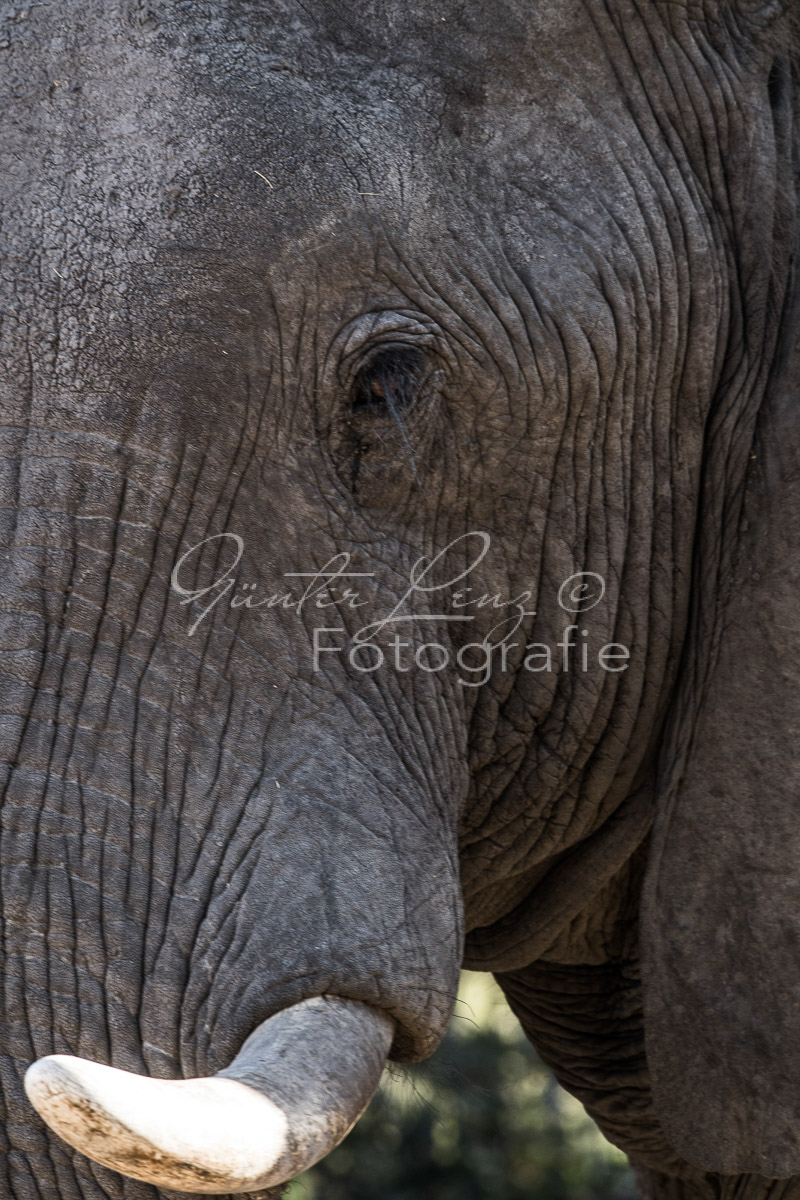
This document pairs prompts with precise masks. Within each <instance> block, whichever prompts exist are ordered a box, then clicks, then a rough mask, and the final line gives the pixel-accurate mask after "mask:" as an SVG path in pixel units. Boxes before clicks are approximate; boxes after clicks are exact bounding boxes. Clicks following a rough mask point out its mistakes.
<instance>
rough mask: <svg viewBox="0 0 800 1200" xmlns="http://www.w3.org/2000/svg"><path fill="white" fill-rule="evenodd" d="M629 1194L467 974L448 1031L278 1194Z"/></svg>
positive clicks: (496, 1000)
mask: <svg viewBox="0 0 800 1200" xmlns="http://www.w3.org/2000/svg"><path fill="white" fill-rule="evenodd" d="M420 1197H422V1198H423V1200H635V1197H636V1191H635V1188H634V1184H633V1178H632V1176H631V1173H630V1171H629V1170H628V1166H627V1160H626V1159H625V1156H624V1155H623V1154H621V1153H620V1151H619V1150H617V1149H615V1148H614V1147H613V1146H611V1145H610V1144H609V1143H608V1142H607V1141H606V1140H605V1138H604V1137H603V1136H602V1134H601V1133H600V1132H599V1130H598V1129H597V1126H596V1125H595V1124H594V1122H593V1121H591V1120H590V1119H589V1117H587V1116H586V1114H585V1112H584V1110H583V1108H582V1106H581V1105H580V1104H579V1103H578V1101H577V1100H575V1099H573V1098H572V1097H571V1096H569V1095H568V1094H567V1093H566V1092H565V1091H563V1090H562V1089H561V1088H560V1087H559V1086H558V1084H557V1083H556V1082H555V1080H554V1079H553V1077H552V1075H551V1074H550V1072H549V1071H548V1070H547V1068H546V1067H544V1066H543V1065H542V1063H541V1061H540V1060H539V1058H538V1057H537V1055H536V1053H535V1051H534V1050H533V1048H532V1046H531V1045H530V1044H529V1042H527V1041H526V1039H525V1037H524V1035H523V1033H522V1030H521V1029H520V1027H519V1024H518V1023H517V1020H516V1018H515V1017H514V1016H513V1015H512V1013H511V1011H510V1009H509V1008H508V1006H507V1005H506V1002H505V1000H504V999H503V996H502V993H501V992H500V989H499V988H498V987H497V985H496V983H495V982H494V980H493V979H492V978H491V976H489V975H478V974H474V973H471V972H464V974H463V975H462V979H461V988H460V991H459V1001H458V1003H457V1004H456V1011H455V1016H454V1017H453V1020H452V1022H451V1026H450V1030H449V1032H448V1034H447V1037H446V1038H445V1039H444V1041H443V1042H442V1045H441V1046H440V1048H439V1050H438V1051H437V1052H436V1054H435V1055H433V1057H432V1058H430V1059H428V1060H427V1062H424V1063H418V1064H414V1065H412V1066H407V1067H393V1068H390V1069H389V1070H387V1072H385V1074H384V1079H383V1082H382V1084H381V1087H380V1089H379V1091H378V1094H377V1096H376V1097H375V1099H374V1100H373V1102H372V1104H371V1105H370V1107H369V1108H368V1109H367V1111H366V1113H365V1114H364V1116H363V1117H362V1118H361V1120H360V1121H359V1123H358V1124H357V1125H356V1127H355V1129H354V1130H353V1132H352V1133H351V1134H350V1135H349V1137H347V1138H346V1139H345V1140H344V1142H343V1143H342V1144H341V1146H339V1147H338V1148H337V1149H336V1150H334V1151H333V1153H332V1154H330V1155H329V1156H328V1157H327V1158H326V1159H324V1160H323V1162H321V1163H320V1164H319V1165H318V1166H316V1167H314V1168H313V1169H312V1170H311V1171H308V1172H307V1173H306V1174H305V1175H303V1176H301V1177H300V1178H299V1179H297V1180H296V1181H295V1182H294V1183H293V1184H292V1185H291V1186H290V1188H289V1189H288V1191H287V1193H286V1198H287V1200H419V1198H420Z"/></svg>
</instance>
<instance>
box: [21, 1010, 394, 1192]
mask: <svg viewBox="0 0 800 1200" xmlns="http://www.w3.org/2000/svg"><path fill="white" fill-rule="evenodd" d="M394 1029H395V1027H394V1022H393V1021H392V1020H391V1018H390V1017H388V1016H386V1014H385V1013H382V1012H379V1011H378V1010H377V1009H374V1008H370V1007H368V1006H367V1005H365V1004H360V1003H358V1002H356V1001H352V1000H341V999H338V998H336V997H327V996H317V997H315V998H314V999H311V1000H304V1001H303V1002H302V1003H300V1004H296V1005H294V1006H293V1007H292V1008H287V1009H284V1010H283V1012H279V1013H277V1014H276V1015H275V1016H273V1017H270V1018H269V1019H268V1020H267V1021H264V1022H263V1024H261V1025H259V1026H258V1028H257V1029H256V1030H255V1032H254V1033H253V1034H251V1036H250V1037H249V1038H248V1039H247V1041H246V1042H245V1043H244V1045H243V1047H242V1049H241V1051H240V1052H239V1054H238V1055H237V1057H236V1058H235V1059H234V1061H233V1062H232V1063H231V1065H230V1066H229V1067H227V1068H226V1069H225V1070H224V1071H220V1073H219V1074H218V1075H213V1076H211V1077H209V1078H206V1079H178V1080H166V1079H150V1078H147V1077H145V1076H141V1075H134V1074H132V1073H131V1072H129V1071H120V1070H118V1069H116V1068H114V1067H106V1066H102V1065H100V1064H99V1063H94V1062H89V1061H87V1060H86V1059H82V1058H73V1057H72V1056H70V1055H63V1054H54V1055H51V1056H49V1057H47V1058H41V1059H39V1060H38V1062H35V1063H34V1064H33V1065H32V1066H31V1067H30V1068H29V1069H28V1072H27V1074H26V1076H25V1090H26V1092H27V1094H28V1099H29V1100H30V1101H31V1103H32V1104H33V1106H34V1108H35V1109H36V1110H37V1112H38V1113H39V1115H40V1116H41V1117H42V1118H43V1119H44V1120H45V1121H46V1122H47V1124H48V1125H49V1126H50V1128H51V1129H53V1130H55V1132H56V1133H57V1134H59V1135H60V1136H61V1137H62V1138H63V1139H64V1140H65V1141H66V1142H69V1144H70V1145H71V1146H74V1147H75V1149H77V1150H80V1152H81V1153H82V1154H85V1155H86V1156H87V1157H88V1158H91V1159H94V1161H95V1162H98V1163H102V1165H103V1166H105V1167H111V1169H112V1170H114V1171H119V1172H120V1173H121V1174H123V1175H128V1176H130V1177H131V1178H133V1179H139V1180H141V1181H142V1182H144V1183H151V1184H154V1185H155V1186H157V1187H164V1188H172V1189H175V1190H177V1191H183V1192H193V1193H205V1194H217V1195H218V1194H219V1193H220V1192H222V1193H236V1192H250V1191H256V1190H261V1189H262V1188H271V1187H277V1186H280V1185H281V1184H284V1183H286V1182H287V1181H288V1180H289V1179H292V1178H293V1177H294V1176H295V1175H298V1174H299V1173H300V1172H301V1171H304V1170H306V1169H307V1168H308V1167H310V1166H312V1165H313V1164H314V1163H315V1162H318V1161H319V1159H321V1158H323V1157H324V1156H325V1155H326V1154H327V1153H328V1151H330V1150H332V1149H333V1147H334V1146H336V1145H337V1144H338V1143H339V1142H340V1141H341V1140H342V1138H343V1137H344V1136H345V1134H346V1133H348V1132H349V1130H350V1129H351V1128H352V1127H353V1125H354V1124H355V1122H356V1121H357V1120H358V1118H359V1117H360V1115H361V1113H362V1112H363V1111H364V1109H365V1108H366V1106H367V1105H368V1104H369V1101H370V1100H371V1099H372V1096H373V1094H374V1092H375V1089H376V1088H377V1086H378V1082H379V1080H380V1077H381V1072H382V1071H383V1067H384V1064H385V1062H386V1057H387V1055H388V1053H389V1048H390V1046H391V1043H392V1038H393V1036H394Z"/></svg>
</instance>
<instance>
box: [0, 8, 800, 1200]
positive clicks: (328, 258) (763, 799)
mask: <svg viewBox="0 0 800 1200" xmlns="http://www.w3.org/2000/svg"><path fill="white" fill-rule="evenodd" d="M792 8H793V5H790V3H789V2H788V0H786V2H785V3H782V2H781V0H771V2H769V3H763V4H762V3H760V0H752V2H751V0H696V2H694V3H691V2H689V0H686V2H683V0H548V2H547V3H544V2H541V3H539V2H533V0H530V2H527V3H523V2H521V0H500V2H499V3H497V4H492V5H488V4H484V3H482V2H481V3H479V2H478V0H466V2H464V0H442V2H441V3H439V4H437V5H434V6H432V5H430V4H429V3H428V2H427V0H408V2H403V3H400V2H399V0H360V2H358V3H352V2H349V0H348V2H347V3H345V2H344V0H338V2H336V0H306V2H305V3H299V2H297V0H269V2H267V0H59V2H58V3H57V4H56V3H55V2H54V0H51V2H50V3H45V2H41V3H34V4H31V5H30V6H27V7H25V8H19V9H14V10H12V9H9V8H8V6H4V8H3V10H2V13H0V76H1V77H2V80H3V87H4V88H7V89H8V95H7V96H6V97H4V99H3V102H2V105H1V106H0V113H2V118H0V119H1V120H2V123H3V131H2V139H1V141H0V152H2V155H3V161H2V164H0V188H2V193H3V204H4V210H3V222H4V244H5V246H6V247H10V248H11V250H10V253H9V254H8V255H7V257H6V258H5V259H4V262H3V264H2V277H1V285H2V291H3V303H2V328H1V329H0V346H1V347H2V351H1V357H2V381H1V382H0V386H2V389H3V392H2V401H1V404H2V407H1V408H0V418H1V419H0V447H1V449H0V470H1V471H2V474H1V475H0V553H1V554H2V574H1V576H0V578H2V585H1V590H0V680H1V683H0V705H1V709H0V762H2V763H3V764H4V766H3V767H2V773H0V785H1V786H2V824H1V825H0V867H1V869H2V877H1V882H2V888H1V889H0V906H1V907H0V918H1V919H2V955H3V976H2V992H1V993H0V1118H1V1124H0V1193H2V1195H3V1196H4V1197H6V1196H7V1197H10V1198H12V1200H102V1198H104V1197H108V1198H113V1200H156V1197H164V1196H166V1195H167V1193H164V1192H159V1191H158V1190H157V1189H155V1188H153V1187H151V1186H149V1185H146V1184H141V1183H136V1182H133V1181H131V1180H127V1179H124V1178H123V1177H122V1176H120V1175H117V1174H115V1173H113V1172H111V1171H108V1170H106V1169H105V1168H102V1167H100V1166H97V1165H95V1164H93V1163H91V1162H89V1161H88V1160H87V1159H85V1158H83V1157H82V1156H80V1155H79V1154H76V1153H73V1152H72V1151H71V1150H70V1149H69V1148H68V1147H67V1146H66V1145H65V1144H63V1143H62V1142H60V1141H59V1140H58V1139H57V1138H56V1137H54V1136H52V1135H49V1134H48V1133H47V1131H46V1130H45V1128H44V1126H43V1125H42V1123H41V1122H39V1121H38V1120H37V1118H36V1116H35V1114H34V1113H33V1111H32V1109H31V1108H30V1106H29V1105H28V1104H27V1102H26V1101H25V1099H24V1096H23V1093H22V1087H21V1079H22V1075H23V1073H24V1071H25V1068H26V1067H27V1066H28V1064H29V1063H30V1062H31V1061H32V1060H34V1059H35V1058H37V1057H40V1056H42V1055H45V1054H49V1053H67V1054H77V1055H82V1056H85V1057H87V1058H91V1059H94V1060H96V1061H99V1062H105V1063H109V1064H112V1065H114V1066H117V1067H121V1068H124V1069H127V1070H133V1071H138V1072H140V1073H143V1074H150V1075H153V1076H158V1077H164V1078H172V1077H181V1076H184V1077H189V1076H193V1075H196V1074H209V1073H212V1072H215V1071H218V1070H220V1069H222V1068H223V1067H225V1066H226V1065H227V1064H228V1063H229V1062H230V1061H231V1059H232V1058H233V1057H234V1056H235V1055H236V1053H237V1052H238V1050H239V1048H240V1047H241V1045H242V1043H243V1042H244V1040H245V1039H246V1038H247V1036H248V1035H249V1034H250V1033H251V1031H252V1030H253V1029H254V1028H255V1027H256V1026H257V1025H258V1024H259V1023H260V1022H262V1021H263V1020H265V1019H266V1018H267V1017H269V1016H270V1015H271V1014H272V1013H275V1012H277V1011H279V1010H281V1009H283V1008H286V1007H288V1006H289V1005H292V1004H295V1003H298V1002H299V1001H301V1000H303V999H306V998H308V997H312V996H317V995H321V994H332V995H338V996H342V997H345V998H349V999H353V1000H358V1001H363V1002H364V1003H366V1004H369V1005H372V1006H374V1007H376V1008H379V1009H381V1010H383V1011H385V1012H387V1013H388V1014H389V1015H390V1016H391V1017H392V1018H393V1019H394V1021H395V1022H396V1028H397V1036H396V1039H395V1043H394V1047H393V1055H394V1057H396V1058H397V1059H399V1060H409V1059H414V1058H418V1057H422V1056H425V1055H426V1054H428V1053H430V1052H431V1051H432V1049H433V1048H434V1047H435V1046H436V1044H437V1042H438V1040H439V1039H440V1037H441V1035H442V1033H443V1031H444V1029H445V1026H446V1023H447V1020H448V1018H449V1015H450V1012H451V1009H452V1004H453V998H454V994H455V988H456V981H457V974H458V969H459V967H460V965H461V962H462V959H463V961H464V962H465V963H466V964H467V965H468V966H471V967H474V968H477V969H483V970H490V971H494V972H496V973H497V975H498V978H499V980H500V983H501V985H502V986H503V988H504V990H505V992H506V995H507V996H508V998H509V1000H510V1002H511V1004H512V1007H513V1008H514V1010H515V1012H517V1014H518V1015H519V1016H520V1019H521V1020H522V1023H523V1025H524V1027H525V1029H526V1031H527V1032H528V1034H529V1036H530V1037H531V1039H532V1041H533V1042H534V1044H535V1045H536V1046H537V1048H538V1049H539V1051H540V1053H541V1054H542V1056H543V1057H544V1058H545V1059H546V1061H548V1062H549V1063H550V1064H551V1065H552V1066H553V1068H554V1070H555V1072H556V1074H557V1076H558V1077H559V1079H560V1080H561V1081H562V1082H563V1083H564V1085H565V1086H566V1087H567V1088H569V1089H570V1090H571V1091H572V1092H574V1093H575V1094H576V1095H578V1096H579V1097H580V1099H581V1100H582V1101H583V1102H584V1103H585V1104H586V1107H587V1109H588V1110H589V1112H590V1113H592V1115H593V1116H594V1117H595V1118H596V1119H597V1121H598V1123H599V1124H600V1126H601V1128H602V1129H603V1130H604V1131H605V1132H606V1133H607V1135H608V1136H609V1137H610V1138H611V1139H612V1140H613V1141H614V1142H615V1143H616V1144H617V1145H619V1146H621V1147H622V1148H623V1149H624V1150H625V1151H626V1152H627V1153H628V1154H629V1155H630V1156H631V1159H632V1161H633V1162H634V1165H635V1166H636V1168H637V1171H638V1174H639V1178H640V1181H641V1187H642V1192H643V1195H644V1196H647V1197H651V1198H653V1200H712V1198H713V1200H734V1198H736V1200H789V1198H790V1197H791V1198H792V1200H795V1198H797V1197H800V1014H799V1012H798V1000H797V997H798V995H800V966H799V965H798V964H800V896H799V895H798V891H799V890H800V875H798V865H797V864H798V862H800V847H798V845H797V839H798V826H797V820H796V806H795V804H794V803H793V801H794V798H795V796H796V792H797V781H798V779H799V778H800V762H799V761H798V757H799V756H800V750H798V746H800V700H798V692H797V688H796V683H795V679H796V663H797V661H798V655H800V619H799V618H798V611H797V608H798V606H797V599H796V597H797V594H798V587H800V563H799V562H798V557H799V556H798V553H797V546H798V535H799V534H800V516H798V513H799V512H800V495H799V494H798V487H799V486H800V485H799V484H798V480H799V479H800V453H799V451H798V443H799V442H800V437H799V436H798V434H799V433H800V428H799V424H798V420H799V419H798V408H797V405H798V395H799V394H800V365H798V357H797V348H796V341H797V327H798V321H797V303H796V300H795V299H793V296H794V292H795V291H796V286H795V282H794V280H793V275H792V269H793V268H792V262H793V252H794V249H795V245H796V243H797V224H798V222H797V212H796V201H797V175H798V151H797V145H798V126H800V120H799V119H798V99H797V96H798V70H800V61H799V60H800V51H799V49H798V47H799V46H800V34H799V33H798V27H797V21H796V13H794V12H793V11H792ZM381 356H383V357H381ZM376 363H377V366H376ZM471 531H473V533H472V538H471V539H470V538H465V537H464V535H465V534H469V533H470V532H471ZM474 531H479V532H482V533H485V534H488V535H489V537H490V538H491V549H490V551H489V552H488V553H487V554H486V556H485V557H484V558H483V560H482V561H481V562H480V564H479V565H478V566H477V567H476V568H475V570H474V571H472V572H471V574H470V577H469V580H468V583H469V585H470V586H472V587H473V589H474V591H473V593H472V595H473V596H474V597H475V596H480V595H481V594H483V593H487V594H489V595H495V594H499V595H501V596H503V597H514V596H517V595H519V593H521V592H522V591H523V590H524V589H530V590H531V591H532V593H533V598H532V600H531V602H530V604H529V605H528V608H529V609H530V610H531V615H529V616H527V617H526V618H525V621H524V624H523V626H522V628H521V630H520V636H519V637H518V638H517V639H515V640H516V642H517V643H518V646H517V648H516V649H513V648H512V649H511V650H510V651H509V653H508V656H507V660H506V662H505V663H504V664H503V668H504V669H495V670H493V671H492V674H491V677H490V678H489V679H488V681H487V682H486V683H485V684H484V685H483V686H481V687H469V686H465V684H464V672H463V671H461V672H460V671H458V670H456V669H448V670H441V671H434V670H427V671H426V670H424V669H418V668H414V669H409V670H396V669H394V668H390V667H387V668H386V669H380V670H377V671H375V672H374V673H367V672H364V671H360V670H358V669H357V667H356V666H355V665H354V664H353V663H352V662H351V661H350V660H349V659H348V656H347V654H346V653H329V654H323V655H321V656H320V669H319V670H314V669H313V668H314V662H313V656H312V645H313V638H314V628H315V627H320V626H328V627H331V626H333V627H341V628H343V629H345V630H346V631H347V632H348V633H352V632H354V631H356V630H357V629H358V628H361V627H363V626H366V625H367V624H368V623H369V622H370V621H377V620H379V619H380V618H381V617H384V616H386V615H387V614H388V613H389V612H390V611H391V610H392V607H393V606H394V605H395V604H396V603H397V602H398V601H399V600H401V599H402V597H403V596H404V594H405V592H406V590H407V588H408V581H409V577H410V572H411V571H412V568H413V566H414V564H415V563H417V562H418V560H419V559H420V557H421V556H423V555H427V556H429V557H430V556H433V555H436V554H438V553H440V552H442V551H444V550H445V549H446V548H447V547H448V546H452V547H453V548H452V549H451V551H450V552H449V556H448V557H447V559H446V563H445V562H444V561H443V563H442V564H440V566H441V570H442V572H443V573H444V577H445V579H447V578H449V579H453V578H454V577H455V576H456V575H457V574H458V573H459V571H465V570H466V569H467V567H468V566H469V564H470V562H471V561H472V559H473V557H474V553H473V552H474V548H475V544H476V538H477V537H478V534H477V533H476V532H474ZM223 534H228V535H236V536H237V537H239V538H241V539H242V545H243V547H244V554H243V558H242V561H241V563H240V564H239V565H238V567H237V579H238V582H239V586H240V588H241V586H242V585H244V584H247V585H250V584H254V585H256V587H255V589H251V590H253V591H254V592H255V591H257V593H258V594H259V595H270V594H272V593H274V592H276V591H280V590H283V589H284V588H285V587H286V580H285V579H284V576H285V575H287V574H290V573H293V572H295V573H296V572H313V571H314V570H317V569H319V568H322V567H323V566H324V564H326V563H328V562H329V561H330V560H331V559H333V558H334V556H335V555H338V554H342V553H346V552H349V553H350V554H351V555H352V561H351V566H350V569H351V570H354V571H358V572H368V573H370V578H369V580H368V584H369V586H368V587H367V586H365V587H364V588H363V590H361V595H362V598H363V600H364V607H361V608H359V609H357V610H356V609H353V608H350V607H348V606H347V605H346V604H339V605H338V606H337V607H330V608H318V607H315V606H314V605H313V604H311V603H309V604H307V605H305V606H302V607H301V610H300V611H299V612H298V611H297V610H296V609H295V610H292V609H291V608H287V607H281V606H280V605H278V606H274V607H269V608H266V609H261V610H252V609H249V608H247V607H245V606H244V605H240V606H238V607H232V606H231V604H230V603H229V602H228V600H227V598H226V599H225V601H224V602H223V603H219V604H216V605H215V606H214V607H213V609H212V610H211V611H210V612H209V613H208V615H207V617H206V618H205V619H203V620H201V621H200V622H199V623H197V624H195V622H196V620H197V617H198V615H199V607H198V603H195V604H194V605H193V606H186V605H182V604H181V603H180V599H181V598H180V596H179V595H178V594H176V591H175V590H174V589H173V588H171V586H170V577H171V573H172V571H173V568H174V567H175V564H176V561H177V560H178V559H179V556H180V555H182V554H184V553H185V552H186V551H187V550H189V549H190V548H192V547H195V546H197V545H198V544H199V543H201V542H202V541H203V539H205V538H208V537H211V536H214V537H216V540H214V541H211V542H208V543H207V544H206V545H205V546H204V547H203V548H202V549H201V550H200V551H198V552H197V553H196V554H195V555H193V556H191V557H190V559H189V560H188V565H187V566H186V567H185V573H184V575H183V576H181V578H182V580H183V581H184V584H185V586H187V587H200V586H208V585H210V584H211V583H212V582H213V581H214V579H215V578H218V577H219V576H220V574H221V573H222V572H223V571H224V570H225V569H226V567H227V566H229V565H230V564H231V562H232V561H233V551H232V542H231V539H230V537H228V538H226V539H223V538H221V537H219V536H218V535H223ZM457 539H461V540H457ZM454 543H455V544H454ZM576 572H595V573H596V574H597V575H600V576H602V578H603V579H604V581H605V587H606V591H605V596H604V598H603V602H602V603H599V604H597V605H596V606H595V607H593V608H592V609H591V611H587V612H585V613H582V614H581V615H580V616H576V617H575V618H574V620H575V623H576V624H578V623H580V627H581V629H583V630H586V631H587V634H586V636H587V639H588V641H589V642H590V644H591V645H592V646H593V647H598V646H602V645H603V644H606V643H610V642H617V643H620V644H622V645H624V646H626V647H629V648H630V660H629V663H628V666H627V669H626V670H624V671H614V672H612V671H606V670H603V669H602V668H601V666H600V665H599V664H598V662H597V660H596V658H592V660H591V662H590V666H589V669H588V670H586V671H582V670H577V669H571V670H566V671H565V670H559V669H558V667H557V665H556V669H554V670H551V671H537V672H534V671H531V670H527V669H525V667H524V662H523V659H524V651H523V650H522V649H520V648H519V646H520V645H521V644H524V642H525V641H528V642H534V641H535V642H537V643H542V644H547V645H549V646H554V645H556V644H557V643H558V642H559V640H560V639H561V637H562V634H563V630H564V628H565V626H566V625H567V624H568V623H569V619H570V618H569V614H567V613H565V611H564V610H563V609H562V607H561V606H560V605H559V603H558V596H559V589H560V587H561V584H562V583H563V581H565V580H567V579H568V578H569V577H571V576H572V575H573V574H575V573H576ZM187 580H188V583H187V582H186V581H187ZM238 594H240V595H243V594H244V593H242V592H241V591H240V592H239V593H238ZM437 600H440V597H438V596H437V595H436V594H435V593H433V594H431V595H430V596H425V595H422V596H417V597H416V599H415V611H416V612H417V613H418V615H420V614H421V615H426V614H427V615H435V614H436V613H437V612H439V611H440V610H439V609H438V608H437ZM534 609H535V614H533V613H532V610H534ZM471 615H472V616H474V620H473V621H472V622H471V623H466V624H465V623H453V622H438V623H432V624H427V623H426V622H423V621H419V622H417V623H414V624H410V623H406V624H405V625H404V626H403V629H402V632H403V634H404V636H405V637H406V639H407V640H408V642H409V643H410V644H411V645H412V647H413V646H414V645H417V646H419V645H422V644H423V643H425V642H426V641H429V640H431V629H432V628H435V630H436V637H435V640H437V641H438V642H440V643H444V644H445V645H446V646H447V647H449V648H450V650H451V651H452V652H453V653H455V651H456V650H457V649H458V648H459V647H460V646H463V645H464V644H466V643H468V642H473V643H474V642H477V641H479V640H480V639H481V638H482V637H484V636H486V635H488V633H489V631H490V630H491V629H492V627H493V626H494V625H495V624H496V623H497V619H498V616H497V611H496V610H495V611H493V610H492V609H491V607H490V606H484V607H483V608H476V609H474V610H471ZM193 627H194V628H193ZM388 636H389V635H388V633H387V632H386V631H384V634H381V635H380V637H383V638H384V642H385V641H386V638H387V637H388ZM379 640H380V638H379ZM472 678H474V677H472ZM651 832H652V837H651V836H650V835H651ZM778 1176H780V1177H782V1178H780V1179H777V1180H776V1179H775V1178H773V1177H778Z"/></svg>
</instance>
